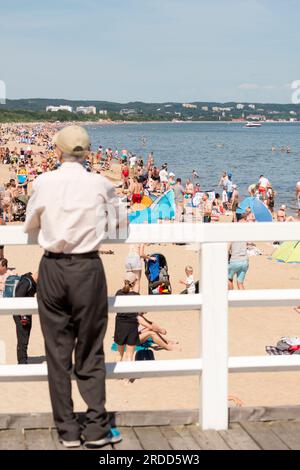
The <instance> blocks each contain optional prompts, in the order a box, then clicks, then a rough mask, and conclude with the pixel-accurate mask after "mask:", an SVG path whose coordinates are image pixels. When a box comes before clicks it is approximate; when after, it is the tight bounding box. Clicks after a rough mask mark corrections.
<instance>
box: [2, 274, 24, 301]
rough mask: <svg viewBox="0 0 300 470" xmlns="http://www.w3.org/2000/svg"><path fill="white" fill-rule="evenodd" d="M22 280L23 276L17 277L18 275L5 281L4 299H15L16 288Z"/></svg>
mask: <svg viewBox="0 0 300 470" xmlns="http://www.w3.org/2000/svg"><path fill="white" fill-rule="evenodd" d="M20 279H21V276H16V275H12V276H8V278H7V279H6V281H5V287H4V292H3V297H5V298H9V297H15V294H16V288H17V285H18V284H19V282H20Z"/></svg>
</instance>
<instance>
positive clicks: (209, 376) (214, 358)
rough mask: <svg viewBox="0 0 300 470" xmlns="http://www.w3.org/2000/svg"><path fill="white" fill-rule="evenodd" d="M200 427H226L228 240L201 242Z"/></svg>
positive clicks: (221, 428) (204, 428)
mask: <svg viewBox="0 0 300 470" xmlns="http://www.w3.org/2000/svg"><path fill="white" fill-rule="evenodd" d="M201 261H202V262H201V265H202V269H201V286H202V295H203V306H202V364H203V371H202V408H200V410H201V411H200V415H201V418H200V423H202V429H203V430H207V429H215V430H223V429H227V428H228V281H227V273H228V254H227V243H219V244H218V243H214V244H213V243H204V244H203V245H202V256H201Z"/></svg>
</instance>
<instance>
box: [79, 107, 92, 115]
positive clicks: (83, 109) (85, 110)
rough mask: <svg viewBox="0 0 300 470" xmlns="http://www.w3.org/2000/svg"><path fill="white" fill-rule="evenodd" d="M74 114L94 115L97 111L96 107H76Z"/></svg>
mask: <svg viewBox="0 0 300 470" xmlns="http://www.w3.org/2000/svg"><path fill="white" fill-rule="evenodd" d="M76 113H81V114H96V113H97V109H96V106H78V108H76Z"/></svg>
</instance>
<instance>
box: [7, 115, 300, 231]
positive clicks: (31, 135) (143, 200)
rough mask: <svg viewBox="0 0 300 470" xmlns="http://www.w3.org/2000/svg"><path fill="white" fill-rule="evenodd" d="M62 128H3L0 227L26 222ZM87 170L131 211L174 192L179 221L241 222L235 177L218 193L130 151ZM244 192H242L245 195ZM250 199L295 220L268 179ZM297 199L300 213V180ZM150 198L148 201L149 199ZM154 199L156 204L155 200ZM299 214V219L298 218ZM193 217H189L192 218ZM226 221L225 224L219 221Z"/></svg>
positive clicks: (89, 163)
mask: <svg viewBox="0 0 300 470" xmlns="http://www.w3.org/2000/svg"><path fill="white" fill-rule="evenodd" d="M60 126H61V124H59V125H58V124H38V125H2V126H1V127H0V164H1V165H6V166H7V168H8V170H9V171H8V173H6V175H7V177H6V180H5V181H0V184H1V188H0V189H1V193H0V194H1V199H0V200H1V212H2V223H10V222H13V221H20V220H21V221H22V218H23V217H24V215H25V206H24V204H25V205H26V202H27V198H28V196H29V194H30V183H32V182H33V181H34V179H35V178H36V177H37V176H39V175H40V174H42V173H45V172H48V171H54V170H56V169H57V168H58V167H59V166H60V162H59V161H58V159H57V157H56V153H55V148H54V146H53V143H52V138H53V136H54V134H55V133H56V132H57V130H58V129H59V127H60ZM84 166H85V167H86V170H87V171H90V172H95V173H99V174H103V175H105V176H107V177H108V178H111V179H113V181H114V183H115V186H116V188H117V192H118V194H119V195H120V197H127V200H128V206H129V207H130V208H131V210H132V211H136V210H142V209H144V208H145V207H148V206H149V204H151V202H152V200H153V198H155V196H157V197H158V196H160V195H161V194H164V193H166V192H168V191H170V190H172V191H173V192H174V199H175V205H176V211H175V214H174V219H175V221H176V222H181V221H185V220H187V219H188V220H189V221H190V220H192V221H196V222H205V223H210V222H217V221H219V220H220V218H221V216H222V215H226V216H232V221H233V222H237V221H238V220H239V218H240V216H241V211H239V204H240V203H241V202H242V198H241V196H240V191H239V188H238V187H237V185H236V184H235V182H234V180H233V178H232V174H231V173H230V172H226V171H224V173H223V175H222V176H221V178H220V181H219V182H217V181H216V186H217V183H218V189H217V190H216V191H214V192H211V193H206V192H205V191H203V189H202V187H201V183H200V178H199V175H198V172H197V170H191V175H190V178H188V179H187V180H186V181H182V179H181V178H180V177H179V176H178V177H177V176H176V175H175V173H174V172H173V171H171V169H170V166H169V164H168V163H167V162H166V163H164V164H163V165H156V164H155V156H154V154H153V153H152V152H151V153H150V154H149V155H148V156H146V157H143V156H138V155H135V154H134V153H132V152H131V151H130V150H128V149H126V148H124V149H116V148H114V149H113V148H103V147H102V146H101V145H99V147H98V149H97V150H96V151H91V152H90V154H89V155H87V157H86V159H85V161H84ZM244 189H245V188H243V190H244ZM247 192H248V194H249V196H252V197H256V198H257V199H259V200H261V201H262V202H263V204H265V206H266V207H267V208H268V209H269V210H270V212H271V213H272V215H273V218H274V220H277V221H279V222H285V221H292V220H294V219H293V217H292V216H288V215H287V213H286V206H285V205H284V204H279V205H278V204H276V208H277V210H276V211H275V201H276V191H275V189H274V187H273V186H272V183H271V182H270V181H269V179H268V178H267V177H266V176H265V175H258V176H257V182H256V183H255V184H251V185H250V186H249V187H248V188H247ZM295 192H296V194H295V198H296V199H297V203H298V207H299V214H300V179H299V181H298V182H296V181H295ZM149 197H150V198H149ZM151 198H152V199H151ZM246 212H247V215H248V216H247V221H249V222H254V221H255V214H254V213H253V212H252V211H251V207H247V208H246ZM299 214H298V215H299ZM188 216H189V217H188ZM221 220H222V219H221Z"/></svg>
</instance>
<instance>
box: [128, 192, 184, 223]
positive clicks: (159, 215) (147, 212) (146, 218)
mask: <svg viewBox="0 0 300 470" xmlns="http://www.w3.org/2000/svg"><path fill="white" fill-rule="evenodd" d="M175 214H176V206H175V197H174V191H173V190H170V191H167V192H166V193H165V194H163V195H162V196H160V197H158V198H157V199H156V200H155V201H154V202H153V204H152V205H151V206H150V207H148V208H147V209H144V210H141V211H136V212H132V213H131V214H129V222H130V223H131V224H144V223H148V224H157V223H158V221H159V220H167V219H168V220H172V219H174V217H175Z"/></svg>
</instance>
